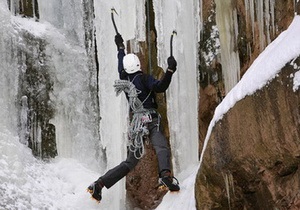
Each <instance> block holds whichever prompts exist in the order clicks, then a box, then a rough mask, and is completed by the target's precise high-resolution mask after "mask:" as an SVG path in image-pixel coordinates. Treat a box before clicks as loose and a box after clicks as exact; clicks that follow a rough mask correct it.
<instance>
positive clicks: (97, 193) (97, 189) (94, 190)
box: [87, 179, 104, 202]
mask: <svg viewBox="0 0 300 210" xmlns="http://www.w3.org/2000/svg"><path fill="white" fill-rule="evenodd" d="M103 187H104V184H103V183H102V180H101V179H98V180H97V181H95V182H93V183H92V184H91V185H90V186H88V188H87V191H88V192H89V193H90V194H91V195H92V198H93V199H95V200H96V201H97V202H100V201H101V199H102V188H103Z"/></svg>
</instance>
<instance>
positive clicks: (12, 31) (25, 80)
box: [0, 0, 201, 209]
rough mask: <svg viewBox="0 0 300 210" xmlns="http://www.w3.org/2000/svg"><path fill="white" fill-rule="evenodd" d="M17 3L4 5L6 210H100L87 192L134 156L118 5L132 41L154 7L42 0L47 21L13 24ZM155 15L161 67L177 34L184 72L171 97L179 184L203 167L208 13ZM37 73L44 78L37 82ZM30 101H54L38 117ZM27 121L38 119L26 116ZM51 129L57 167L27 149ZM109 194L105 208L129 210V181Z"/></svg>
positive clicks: (165, 5) (2, 190)
mask: <svg viewBox="0 0 300 210" xmlns="http://www.w3.org/2000/svg"><path fill="white" fill-rule="evenodd" d="M15 2H17V1H15V0H10V1H7V0H0V20H1V21H0V25H1V30H0V62H1V66H0V73H1V77H0V78H1V79H0V80H1V83H0V86H1V89H0V95H1V97H0V105H1V106H0V107H1V112H0V113H1V114H0V116H1V119H5V120H1V122H0V137H1V140H0V142H1V143H0V151H1V153H2V154H1V155H2V157H1V159H0V168H1V170H0V180H1V181H0V197H2V198H3V199H2V201H1V203H0V208H4V209H35V208H36V209H40V208H46V209H83V208H88V209H99V205H97V204H94V203H93V202H91V201H90V200H89V199H86V198H88V197H89V195H87V193H85V192H84V190H85V187H86V186H87V185H88V184H90V182H91V181H92V180H95V179H96V178H98V176H100V175H101V174H103V173H104V172H105V171H106V170H108V169H110V168H111V167H113V166H115V165H116V164H118V163H119V162H120V161H122V160H124V159H125V157H126V141H125V139H126V135H127V134H126V131H127V121H128V119H127V110H128V107H127V102H126V99H125V97H115V93H114V89H113V83H114V81H115V80H116V79H118V74H117V57H116V47H115V43H114V35H115V31H114V29H113V26H112V24H111V20H110V18H111V17H110V12H111V8H112V7H114V8H115V9H116V11H118V17H117V18H116V23H117V25H118V28H119V31H120V33H121V34H122V35H123V38H124V40H132V39H134V40H135V41H136V42H137V41H145V39H146V36H145V31H146V17H145V14H146V12H145V4H146V1H140V0H130V1H126V3H125V2H123V1H121V2H120V1H116V0H113V1H104V0H101V1H94V2H93V1H88V0H83V1H74V0H54V1H42V0H37V1H34V2H37V4H38V11H39V21H36V18H24V17H21V16H19V15H16V16H15V14H14V13H15V11H17V10H18V8H15V7H14V6H16V5H17V4H15ZM8 3H10V5H8ZM33 6H34V7H36V5H33ZM153 7H154V12H155V27H156V30H157V40H158V42H157V48H158V61H159V66H161V67H162V68H163V69H165V68H166V59H167V57H168V56H169V53H170V52H169V49H170V48H169V47H170V46H169V41H170V40H169V39H170V35H171V33H172V31H173V30H174V29H175V30H176V31H177V36H176V37H174V50H173V52H174V57H175V58H176V59H177V62H178V70H177V72H176V74H175V75H174V77H173V81H172V83H171V85H170V88H169V90H168V91H167V101H168V104H167V106H168V121H169V129H170V138H171V149H172V154H173V166H174V170H175V173H176V174H181V175H179V179H185V178H186V177H187V173H186V171H190V170H191V167H194V166H197V165H198V115H197V113H198V99H199V95H198V74H197V72H198V70H197V68H198V67H197V65H198V62H197V57H198V54H197V50H198V45H197V43H198V41H199V30H200V17H201V15H200V11H199V9H195V8H200V6H199V1H196V0H192V1H189V2H185V3H184V4H183V3H182V1H180V0H164V1H162V0H156V1H153ZM9 8H11V10H9ZM171 11H172V12H171ZM195 17H196V18H195ZM187 22H189V23H191V24H186V23H187ZM91 23H92V24H91ZM94 30H95V33H92V32H93V31H94ZM95 41H96V42H95ZM132 44H133V50H138V49H135V48H134V47H135V45H134V42H133V43H132ZM29 64H30V66H29ZM29 69H30V71H32V72H33V73H34V74H35V75H36V76H37V77H36V78H29V76H28V75H27V73H28V72H27V71H29ZM46 87H50V89H51V91H50V92H48V91H47V88H46ZM29 93H30V94H33V95H34V100H35V99H36V98H38V99H40V100H42V101H45V102H47V103H46V104H45V103H42V104H39V105H38V106H37V107H36V109H35V110H31V109H30V108H28V104H31V103H32V101H27V98H26V97H27V96H26V94H29ZM31 96H32V95H31ZM28 100H29V99H28ZM32 100H33V99H32ZM39 109H46V110H48V112H47V113H49V116H48V115H46V116H40V115H39ZM18 110H21V111H18ZM26 113H32V115H31V116H34V117H31V118H26ZM41 118H42V119H43V120H44V122H46V123H45V124H44V123H43V122H42V121H39V120H40V119H41ZM100 118H101V119H100ZM28 120H33V121H34V122H35V126H36V130H35V133H34V134H33V133H30V131H27V130H26V125H27V123H28ZM46 125H47V126H48V125H52V126H55V139H56V144H57V146H56V147H57V154H58V156H57V157H56V158H55V159H53V160H52V161H50V162H49V163H44V162H42V161H40V160H39V159H35V158H33V156H32V154H31V152H30V150H29V149H28V148H27V147H26V146H24V144H25V145H27V144H32V143H30V142H26V141H28V138H27V136H28V135H32V136H31V137H32V138H33V136H34V138H36V139H37V144H38V146H39V147H40V146H41V145H40V144H39V139H40V136H41V135H43V129H44V128H45V126H46ZM20 126H21V128H22V129H21V134H20V136H22V137H21V139H20V140H18V138H19V137H18V131H19V127H20ZM38 132H39V135H40V136H39V135H38ZM20 142H22V143H23V144H21V143H20ZM42 152H43V151H41V153H42ZM38 156H39V155H38ZM9 165H12V166H11V167H9ZM8 176H11V177H12V178H11V179H10V180H11V181H9V182H8V179H7V177H8ZM191 187H193V186H191ZM192 190H193V189H191V192H190V193H191V194H192V195H193V191H192ZM103 196H104V197H105V199H104V200H103V202H101V206H100V208H101V209H125V208H126V207H125V206H126V193H125V180H123V181H121V182H119V183H118V184H116V185H115V186H113V188H112V189H111V190H105V192H104V195H103ZM191 199H193V198H191ZM191 203H192V204H193V200H192V202H191Z"/></svg>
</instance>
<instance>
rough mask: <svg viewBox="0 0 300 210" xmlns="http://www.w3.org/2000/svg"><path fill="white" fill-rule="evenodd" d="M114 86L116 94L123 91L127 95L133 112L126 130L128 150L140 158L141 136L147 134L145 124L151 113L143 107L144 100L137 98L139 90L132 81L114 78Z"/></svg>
mask: <svg viewBox="0 0 300 210" xmlns="http://www.w3.org/2000/svg"><path fill="white" fill-rule="evenodd" d="M114 88H115V92H116V95H117V96H119V95H120V94H121V92H123V91H124V92H125V93H127V95H128V101H129V105H130V108H131V109H132V112H133V117H132V120H131V123H130V126H129V132H128V133H129V134H128V136H129V150H130V151H131V152H133V153H134V157H135V158H136V159H140V158H142V157H143V155H144V153H145V146H144V141H143V137H144V136H146V135H148V134H149V130H148V128H147V126H146V125H145V124H146V123H148V122H151V121H152V118H151V114H150V112H149V110H146V109H144V107H143V102H144V101H143V102H141V100H140V99H139V98H138V94H139V93H140V92H141V91H140V90H138V89H137V88H136V87H135V86H134V84H133V83H132V82H130V81H127V80H116V81H115V84H114ZM149 95H150V93H149ZM149 95H148V96H149ZM147 98H148V97H147Z"/></svg>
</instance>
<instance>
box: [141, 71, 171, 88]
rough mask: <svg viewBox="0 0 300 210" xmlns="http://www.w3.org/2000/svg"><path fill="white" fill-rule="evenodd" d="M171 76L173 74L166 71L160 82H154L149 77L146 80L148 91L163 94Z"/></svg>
mask: <svg viewBox="0 0 300 210" xmlns="http://www.w3.org/2000/svg"><path fill="white" fill-rule="evenodd" d="M172 75H173V73H171V72H169V71H167V72H166V73H165V75H164V76H163V78H162V79H161V80H156V79H154V78H153V77H152V76H149V77H148V79H147V83H148V87H149V89H151V90H153V91H154V92H156V93H162V92H165V91H166V90H167V89H168V87H169V85H170V83H171V79H172Z"/></svg>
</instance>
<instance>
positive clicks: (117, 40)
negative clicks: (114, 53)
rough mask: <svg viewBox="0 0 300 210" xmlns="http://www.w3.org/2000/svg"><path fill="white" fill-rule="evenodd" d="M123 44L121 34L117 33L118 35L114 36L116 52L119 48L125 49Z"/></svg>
mask: <svg viewBox="0 0 300 210" xmlns="http://www.w3.org/2000/svg"><path fill="white" fill-rule="evenodd" d="M123 42H124V40H123V38H122V36H121V34H119V33H118V34H117V35H116V36H115V43H116V45H117V48H118V50H119V49H120V48H121V49H124V48H125V47H124V43H123Z"/></svg>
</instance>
